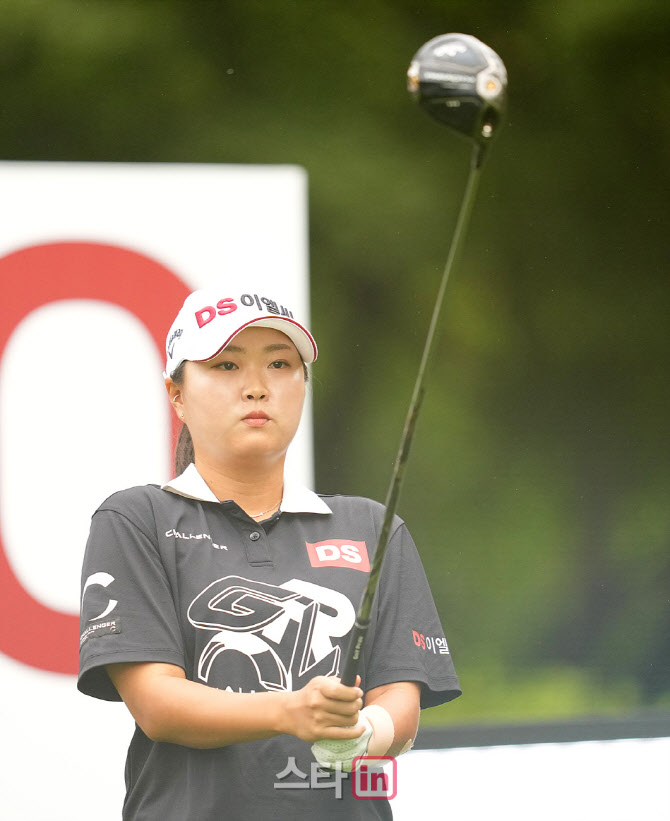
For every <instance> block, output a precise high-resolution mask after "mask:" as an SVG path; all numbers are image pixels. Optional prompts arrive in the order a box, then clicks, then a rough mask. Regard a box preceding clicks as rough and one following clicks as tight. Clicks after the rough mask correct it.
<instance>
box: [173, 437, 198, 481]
mask: <svg viewBox="0 0 670 821" xmlns="http://www.w3.org/2000/svg"><path fill="white" fill-rule="evenodd" d="M191 462H195V451H194V450H193V439H191V431H190V430H189V429H188V428H187V427H186V425H182V426H181V430H180V431H179V438H178V439H177V447H176V448H175V451H174V472H175V476H179V474H181V473H183V472H184V471H185V470H186V468H187V467H188V466H189V465H190V464H191Z"/></svg>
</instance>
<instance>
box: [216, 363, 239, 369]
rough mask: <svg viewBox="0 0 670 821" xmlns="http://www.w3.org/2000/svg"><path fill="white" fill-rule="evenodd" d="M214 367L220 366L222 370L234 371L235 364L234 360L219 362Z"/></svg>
mask: <svg viewBox="0 0 670 821" xmlns="http://www.w3.org/2000/svg"><path fill="white" fill-rule="evenodd" d="M216 367H217V368H221V370H222V371H234V370H235V368H236V367H237V365H236V364H235V363H234V362H219V364H218V365H217V366H216Z"/></svg>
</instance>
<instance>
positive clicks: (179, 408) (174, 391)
mask: <svg viewBox="0 0 670 821" xmlns="http://www.w3.org/2000/svg"><path fill="white" fill-rule="evenodd" d="M165 388H166V390H167V392H168V396H169V397H170V404H171V405H172V408H173V410H174V412H175V413H176V414H177V416H178V417H179V418H180V419H183V418H184V403H183V402H182V398H181V385H178V384H177V383H176V382H174V381H173V380H172V377H170V376H166V377H165Z"/></svg>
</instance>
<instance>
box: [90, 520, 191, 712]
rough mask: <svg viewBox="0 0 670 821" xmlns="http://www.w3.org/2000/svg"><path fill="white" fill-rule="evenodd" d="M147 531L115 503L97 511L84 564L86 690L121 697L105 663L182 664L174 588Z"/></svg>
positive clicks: (98, 696)
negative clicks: (172, 590)
mask: <svg viewBox="0 0 670 821" xmlns="http://www.w3.org/2000/svg"><path fill="white" fill-rule="evenodd" d="M149 534H150V530H149V529H148V528H146V527H143V526H142V524H140V523H138V522H137V521H133V520H132V518H130V517H128V516H126V515H124V514H123V513H122V512H120V511H119V510H118V509H109V508H105V507H104V506H103V507H102V508H100V509H99V510H98V511H96V513H95V514H94V516H93V520H92V523H91V531H90V535H89V539H88V543H87V546H86V553H85V556H84V563H83V569H82V596H81V616H80V627H81V632H80V638H79V679H78V682H77V686H78V688H79V690H80V691H81V692H82V693H85V694H86V695H90V696H94V697H96V698H101V699H106V700H108V701H120V696H119V694H118V692H117V691H116V688H115V687H114V685H113V684H112V682H111V679H110V678H109V676H108V675H107V672H106V670H105V665H106V664H110V663H115V662H131V661H137V662H164V663H169V664H175V665H178V666H180V667H184V665H185V662H184V649H183V641H182V634H181V630H180V628H179V621H178V618H177V614H176V610H175V606H174V601H173V597H172V592H171V589H170V584H169V580H168V577H167V574H166V572H165V568H164V566H163V563H162V561H161V557H160V554H159V552H158V549H157V545H156V543H155V537H154V538H152V537H151V535H149Z"/></svg>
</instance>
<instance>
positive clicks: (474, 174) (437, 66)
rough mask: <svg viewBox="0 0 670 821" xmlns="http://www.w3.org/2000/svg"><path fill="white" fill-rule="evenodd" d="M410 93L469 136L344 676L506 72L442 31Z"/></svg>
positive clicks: (365, 619)
mask: <svg viewBox="0 0 670 821" xmlns="http://www.w3.org/2000/svg"><path fill="white" fill-rule="evenodd" d="M407 82H408V89H409V91H410V94H412V96H413V97H414V98H415V99H416V100H417V101H418V103H419V105H420V106H421V107H422V108H423V109H425V110H426V111H427V112H428V113H429V114H430V115H431V116H432V117H434V118H435V119H436V120H437V121H438V122H441V123H444V124H445V125H447V126H449V127H450V128H451V129H453V130H454V131H456V132H457V133H459V134H461V135H463V136H465V137H467V138H468V139H469V140H470V141H471V142H472V156H471V163H470V171H469V175H468V179H467V182H466V186H465V192H464V195H463V200H462V202H461V207H460V210H459V213H458V218H457V220H456V226H455V229H454V234H453V237H452V240H451V245H450V248H449V253H448V255H447V261H446V264H445V267H444V272H443V274H442V280H441V282H440V287H439V290H438V293H437V298H436V300H435V306H434V308H433V314H432V317H431V321H430V325H429V328H428V335H427V337H426V342H425V344H424V348H423V354H422V356H421V363H420V365H419V370H418V373H417V376H416V382H415V383H414V391H413V394H412V400H411V402H410V406H409V411H408V413H407V419H406V421H405V426H404V429H403V434H402V438H401V440H400V446H399V448H398V454H397V456H396V459H395V462H394V466H393V473H392V475H391V482H390V484H389V489H388V492H387V495H386V501H385V507H386V512H385V515H384V521H383V524H382V528H381V531H380V533H379V539H378V541H377V547H376V550H375V555H374V560H373V562H372V566H371V568H370V575H369V578H368V583H367V586H366V588H365V591H364V593H363V597H362V600H361V604H360V607H359V610H358V614H357V616H356V622H355V624H354V628H353V630H352V634H351V638H350V641H349V646H348V649H347V653H346V656H345V660H344V669H343V672H342V677H341V681H342V683H343V684H346V685H348V686H352V685H354V684H355V682H356V675H357V673H358V671H359V666H360V657H361V650H362V648H363V644H364V642H365V637H366V635H367V631H368V627H369V625H370V615H371V612H372V604H373V600H374V595H375V592H376V590H377V585H378V583H379V577H380V573H381V568H382V563H383V561H384V555H385V553H386V548H387V546H388V540H389V536H390V532H391V526H392V523H393V517H394V515H395V511H396V507H397V504H398V498H399V495H400V489H401V486H402V481H403V477H404V472H405V466H406V464H407V459H408V456H409V452H410V448H411V444H412V438H413V436H414V430H415V428H416V422H417V419H418V416H419V411H420V409H421V403H422V401H423V397H424V394H425V373H426V367H427V365H428V360H429V357H430V353H431V349H432V345H433V339H434V336H435V331H436V329H437V324H438V321H439V317H440V311H441V308H442V303H443V301H444V294H445V290H446V287H447V282H448V280H449V274H450V272H451V268H452V265H453V263H454V259H455V257H456V253H457V251H458V248H459V246H460V243H461V240H462V238H463V236H464V234H465V230H466V227H467V224H468V220H469V216H470V212H471V210H472V203H473V201H474V197H475V192H476V188H477V183H478V180H479V173H480V169H481V167H482V163H483V161H484V156H485V154H486V151H487V149H488V146H489V145H490V143H491V140H492V139H493V137H494V136H495V135H496V134H497V132H498V128H499V126H500V123H501V121H502V118H503V114H504V109H505V96H506V89H507V72H506V70H505V66H504V65H503V62H502V60H501V59H500V57H498V55H497V54H496V53H495V52H494V51H492V50H491V49H490V48H489V47H488V46H486V45H484V43H482V42H480V41H479V40H477V39H476V38H475V37H472V36H471V35H468V34H444V35H441V36H439V37H434V38H433V39H432V40H429V41H428V42H427V43H425V44H424V45H423V46H422V47H421V48H420V49H419V51H418V52H417V53H416V54H415V56H414V58H413V60H412V62H411V64H410V67H409V70H408V72H407Z"/></svg>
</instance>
